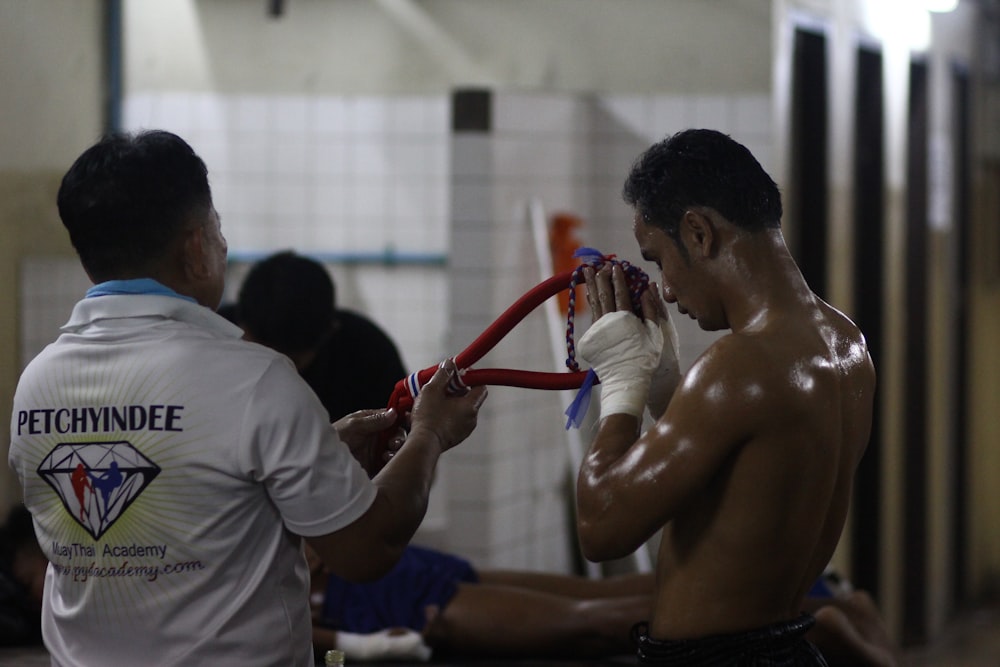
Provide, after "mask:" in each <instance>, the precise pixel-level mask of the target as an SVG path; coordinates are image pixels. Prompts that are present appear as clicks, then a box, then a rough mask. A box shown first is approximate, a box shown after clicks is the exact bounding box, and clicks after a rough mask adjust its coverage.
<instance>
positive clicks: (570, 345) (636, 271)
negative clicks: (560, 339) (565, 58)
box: [566, 254, 649, 372]
mask: <svg viewBox="0 0 1000 667" xmlns="http://www.w3.org/2000/svg"><path fill="white" fill-rule="evenodd" d="M580 256H581V257H585V258H589V259H586V262H585V263H584V264H581V265H580V266H578V267H576V269H575V270H574V271H573V274H572V276H571V277H570V281H569V308H568V310H567V312H566V368H568V369H569V370H571V371H573V372H576V371H579V370H580V364H578V363H577V361H576V342H575V332H574V329H575V325H576V289H575V288H576V286H577V285H579V284H580V283H582V282H584V277H583V270H584V269H585V268H586V267H588V266H591V267H593V268H594V270H595V271H598V270H600V269H601V267H603V266H604V265H605V264H612V265H614V264H617V265H619V266H621V267H622V271H624V272H625V281H626V283H627V284H628V292H629V298H630V299H631V300H632V312H633V313H635V314H636V315H637V316H639V317H640V318H641V317H642V306H641V305H640V298H641V297H642V294H643V292H645V291H646V290H647V289H649V276H648V275H646V272H645V271H643V270H642V269H640V268H639V267H637V266H635V265H634V264H632V263H630V262H628V261H626V260H618V259H615V256H614V255H601V256H596V255H591V254H581V255H580Z"/></svg>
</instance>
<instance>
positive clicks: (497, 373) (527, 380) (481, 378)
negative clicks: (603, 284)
mask: <svg viewBox="0 0 1000 667" xmlns="http://www.w3.org/2000/svg"><path fill="white" fill-rule="evenodd" d="M577 255H578V256H579V257H581V258H582V259H583V261H584V263H583V264H581V265H580V266H578V267H576V268H575V269H573V270H571V271H564V272H562V273H559V274H557V275H554V276H552V277H551V278H549V279H548V280H545V281H543V282H541V283H539V284H538V285H536V286H535V287H533V288H532V289H531V290H529V291H528V292H526V293H525V294H524V296H522V297H521V298H520V299H518V300H517V301H515V302H514V304H513V305H511V306H510V307H509V308H508V309H507V310H506V311H504V312H503V314H501V315H500V317H498V318H497V319H496V320H494V322H493V324H491V325H490V326H489V327H487V328H486V330H485V331H484V332H483V333H482V334H480V336H479V337H478V338H476V340H474V341H473V342H472V343H471V344H470V345H469V346H468V347H467V348H465V350H463V351H462V352H460V353H459V354H457V355H456V356H455V358H454V361H455V366H456V367H457V368H458V369H459V371H460V377H456V378H455V379H454V380H453V381H452V383H451V385H449V389H450V390H451V391H453V392H455V393H462V392H464V391H465V390H466V389H467V388H468V387H475V386H479V385H501V386H507V387H524V388H526V389H579V388H580V386H581V385H582V384H583V382H584V379H585V378H586V377H587V374H588V373H587V371H581V370H580V367H579V365H578V364H577V363H576V358H575V356H576V352H575V346H574V343H573V327H574V322H573V318H574V310H575V301H576V299H575V291H574V290H573V288H574V287H576V286H577V285H579V284H580V283H582V282H584V278H583V269H584V268H585V267H587V266H592V267H594V268H595V269H599V268H601V267H602V266H604V265H605V264H606V263H611V264H618V265H620V266H621V267H622V269H623V270H624V271H625V277H626V280H627V281H628V285H629V293H630V296H631V297H632V308H633V311H635V312H636V314H637V315H639V316H640V317H641V316H642V310H641V308H640V306H639V297H641V296H642V293H643V292H645V291H646V289H647V288H648V287H649V276H647V275H646V274H645V273H644V272H643V271H642V270H641V269H639V268H638V267H636V266H634V265H632V264H630V263H629V262H626V261H621V260H617V259H615V256H614V255H602V254H601V253H600V252H598V251H596V250H593V249H591V248H584V249H581V250H580V251H578V252H577ZM565 289H568V290H570V303H569V312H568V314H567V317H566V347H567V352H568V356H567V359H566V366H567V367H568V368H569V369H570V372H568V373H547V372H542V371H525V370H514V369H507V368H483V369H471V368H470V366H472V364H474V363H476V362H477V361H479V360H480V359H482V357H483V356H484V355H485V354H486V353H487V352H489V351H490V350H492V349H493V348H494V347H495V346H496V344H497V343H498V342H500V340H502V339H503V337H504V336H506V335H507V334H508V333H510V331H511V329H513V328H514V327H515V326H516V325H517V324H518V323H519V322H520V321H521V320H523V319H524V318H525V317H526V316H527V315H528V313H530V312H531V311H533V310H534V309H535V308H537V307H538V306H539V305H541V304H542V303H544V302H545V300H546V299H548V298H549V297H551V296H554V295H555V294H558V293H559V292H561V291H563V290H565ZM437 369H438V367H437V366H431V367H429V368H425V369H423V370H421V371H417V372H416V373H411V374H410V375H409V376H408V377H406V378H403V379H402V380H400V381H399V382H397V383H396V388H395V389H394V390H393V392H392V395H391V396H390V397H389V405H388V407H390V408H394V409H395V410H396V412H397V414H399V415H400V421H401V420H402V418H403V415H404V414H405V413H406V412H409V411H410V410H411V409H412V408H413V402H414V400H415V399H416V397H417V395H418V394H419V393H420V388H421V387H423V386H424V384H426V383H427V382H428V381H429V380H430V379H431V377H432V376H433V375H434V373H435V371H437ZM398 425H399V423H398V422H397V424H396V425H395V426H394V427H393V428H395V427H396V426H398Z"/></svg>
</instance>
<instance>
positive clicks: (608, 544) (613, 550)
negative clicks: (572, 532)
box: [578, 522, 634, 563]
mask: <svg viewBox="0 0 1000 667" xmlns="http://www.w3.org/2000/svg"><path fill="white" fill-rule="evenodd" d="M578 534H579V540H580V551H581V552H582V553H583V557H584V558H586V559H587V560H589V561H590V562H592V563H601V562H604V561H609V560H615V559H616V558H623V557H625V556H628V555H629V554H630V553H632V551H634V549H631V550H630V549H628V548H627V547H623V546H622V541H621V540H620V539H615V537H616V536H615V533H614V531H603V530H600V529H599V528H598V527H595V526H592V525H590V524H588V523H586V522H581V523H580V524H579V525H578Z"/></svg>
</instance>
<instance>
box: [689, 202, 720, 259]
mask: <svg viewBox="0 0 1000 667" xmlns="http://www.w3.org/2000/svg"><path fill="white" fill-rule="evenodd" d="M680 235H681V239H682V240H683V241H684V242H685V245H686V246H687V248H688V252H690V253H691V255H692V256H695V257H711V256H712V254H713V253H714V252H715V249H716V243H717V242H718V230H717V229H716V227H715V223H714V222H713V221H712V219H711V218H710V217H709V216H708V215H707V214H706V213H705V212H704V211H701V210H698V209H688V210H687V211H685V212H684V215H683V216H682V217H681V223H680Z"/></svg>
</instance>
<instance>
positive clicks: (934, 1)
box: [924, 0, 958, 14]
mask: <svg viewBox="0 0 1000 667" xmlns="http://www.w3.org/2000/svg"><path fill="white" fill-rule="evenodd" d="M924 7H925V8H926V9H927V11H929V12H938V13H941V14H944V13H946V12H953V11H955V9H956V8H957V7H958V0H924Z"/></svg>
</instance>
